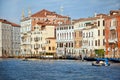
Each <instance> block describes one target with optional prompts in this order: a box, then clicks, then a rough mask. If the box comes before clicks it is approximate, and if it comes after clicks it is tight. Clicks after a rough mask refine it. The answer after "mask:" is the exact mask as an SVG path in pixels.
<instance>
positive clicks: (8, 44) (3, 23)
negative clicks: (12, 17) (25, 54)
mask: <svg viewBox="0 0 120 80" xmlns="http://www.w3.org/2000/svg"><path fill="white" fill-rule="evenodd" d="M19 30H20V26H19V25H17V24H15V23H12V22H9V21H7V20H5V19H0V57H14V56H17V55H18V54H19V45H20V44H19V43H20V42H19V41H20V38H19V36H20V35H19ZM15 47H16V48H15Z"/></svg>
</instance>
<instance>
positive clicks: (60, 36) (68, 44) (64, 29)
mask: <svg viewBox="0 0 120 80" xmlns="http://www.w3.org/2000/svg"><path fill="white" fill-rule="evenodd" d="M56 42H57V51H56V52H57V55H58V57H62V56H65V57H66V56H71V57H73V56H75V54H74V26H73V25H71V24H70V25H59V26H58V27H57V29H56Z"/></svg>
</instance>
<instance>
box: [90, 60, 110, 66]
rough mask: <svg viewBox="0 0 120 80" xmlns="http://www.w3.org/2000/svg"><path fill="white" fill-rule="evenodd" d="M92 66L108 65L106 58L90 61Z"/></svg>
mask: <svg viewBox="0 0 120 80" xmlns="http://www.w3.org/2000/svg"><path fill="white" fill-rule="evenodd" d="M92 66H110V63H109V62H108V59H101V60H100V59H99V60H97V61H95V62H93V63H92Z"/></svg>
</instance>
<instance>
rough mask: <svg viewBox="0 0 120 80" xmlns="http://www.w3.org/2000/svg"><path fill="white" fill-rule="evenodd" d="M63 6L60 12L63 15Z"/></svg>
mask: <svg viewBox="0 0 120 80" xmlns="http://www.w3.org/2000/svg"><path fill="white" fill-rule="evenodd" d="M63 8H64V7H63V6H60V14H61V15H62V14H63Z"/></svg>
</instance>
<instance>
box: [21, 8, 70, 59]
mask: <svg viewBox="0 0 120 80" xmlns="http://www.w3.org/2000/svg"><path fill="white" fill-rule="evenodd" d="M28 13H29V15H28V17H25V16H24V12H23V14H22V19H21V55H22V56H28V57H32V56H35V57H36V56H40V54H42V53H43V52H44V53H45V52H46V50H45V47H46V39H47V38H49V37H55V29H56V26H57V25H58V24H68V23H69V21H70V18H69V17H68V16H62V15H59V14H56V13H55V12H51V11H48V10H45V9H43V10H41V11H39V12H37V13H35V14H33V15H31V11H29V12H28Z"/></svg>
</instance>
